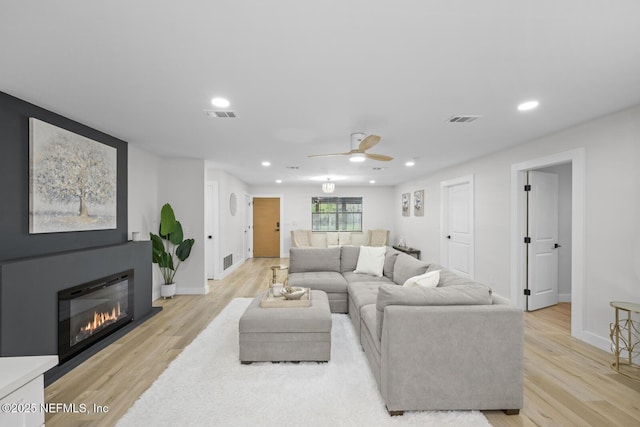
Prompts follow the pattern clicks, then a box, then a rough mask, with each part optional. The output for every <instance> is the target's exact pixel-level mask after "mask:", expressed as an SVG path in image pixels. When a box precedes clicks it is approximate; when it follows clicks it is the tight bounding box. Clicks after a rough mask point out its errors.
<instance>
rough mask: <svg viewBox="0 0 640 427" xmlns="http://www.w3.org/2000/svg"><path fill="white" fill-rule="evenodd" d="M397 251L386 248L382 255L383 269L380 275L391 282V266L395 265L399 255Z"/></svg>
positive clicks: (389, 247)
mask: <svg viewBox="0 0 640 427" xmlns="http://www.w3.org/2000/svg"><path fill="white" fill-rule="evenodd" d="M401 253H402V252H400V251H399V250H396V249H393V248H392V247H391V246H387V252H386V253H385V254H384V268H383V269H382V274H384V275H385V276H386V277H388V278H389V279H391V280H393V265H394V264H395V263H396V258H397V257H398V255H399V254H401Z"/></svg>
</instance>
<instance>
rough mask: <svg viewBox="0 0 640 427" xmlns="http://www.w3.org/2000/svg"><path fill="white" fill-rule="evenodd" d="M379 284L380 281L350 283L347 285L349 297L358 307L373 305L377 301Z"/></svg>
mask: <svg viewBox="0 0 640 427" xmlns="http://www.w3.org/2000/svg"><path fill="white" fill-rule="evenodd" d="M381 285H382V284H381V283H350V284H349V285H348V286H347V290H348V291H349V298H351V301H352V302H353V305H354V306H355V307H357V308H358V309H360V307H362V306H363V305H369V304H373V305H375V304H376V301H378V288H379V287H380V286H381Z"/></svg>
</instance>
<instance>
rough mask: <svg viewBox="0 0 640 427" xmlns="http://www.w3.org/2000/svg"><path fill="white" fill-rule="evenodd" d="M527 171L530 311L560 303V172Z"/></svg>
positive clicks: (528, 302)
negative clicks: (557, 173) (529, 187)
mask: <svg viewBox="0 0 640 427" xmlns="http://www.w3.org/2000/svg"><path fill="white" fill-rule="evenodd" d="M527 174H528V184H529V185H530V186H531V189H530V191H528V192H527V193H528V194H527V200H528V202H527V205H528V216H527V223H528V237H530V239H531V243H529V244H528V248H527V265H528V267H527V285H528V290H529V295H528V296H527V310H537V309H540V308H544V307H548V306H551V305H554V304H557V303H558V247H559V246H558V175H556V174H553V173H546V172H537V171H529V172H528V173H527Z"/></svg>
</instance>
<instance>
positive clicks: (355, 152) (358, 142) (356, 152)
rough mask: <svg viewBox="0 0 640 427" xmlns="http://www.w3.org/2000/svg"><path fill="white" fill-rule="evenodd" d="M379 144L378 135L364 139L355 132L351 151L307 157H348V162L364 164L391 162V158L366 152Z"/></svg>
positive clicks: (359, 133) (352, 135)
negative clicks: (378, 161)
mask: <svg viewBox="0 0 640 427" xmlns="http://www.w3.org/2000/svg"><path fill="white" fill-rule="evenodd" d="M379 142H380V137H379V136H378V135H369V136H367V137H366V138H365V134H364V133H362V132H356V133H352V134H351V151H349V152H347V153H333V154H314V155H312V156H309V157H334V156H349V160H350V161H352V162H364V160H365V159H371V160H380V161H382V162H388V161H390V160H393V157H391V156H385V155H384V154H373V153H367V152H366V151H367V150H368V149H369V148H371V147H373V146H374V145H376V144H377V143H379ZM356 147H357V148H356Z"/></svg>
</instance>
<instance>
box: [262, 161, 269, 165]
mask: <svg viewBox="0 0 640 427" xmlns="http://www.w3.org/2000/svg"><path fill="white" fill-rule="evenodd" d="M262 166H271V162H268V161H266V160H265V161H264V162H262Z"/></svg>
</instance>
